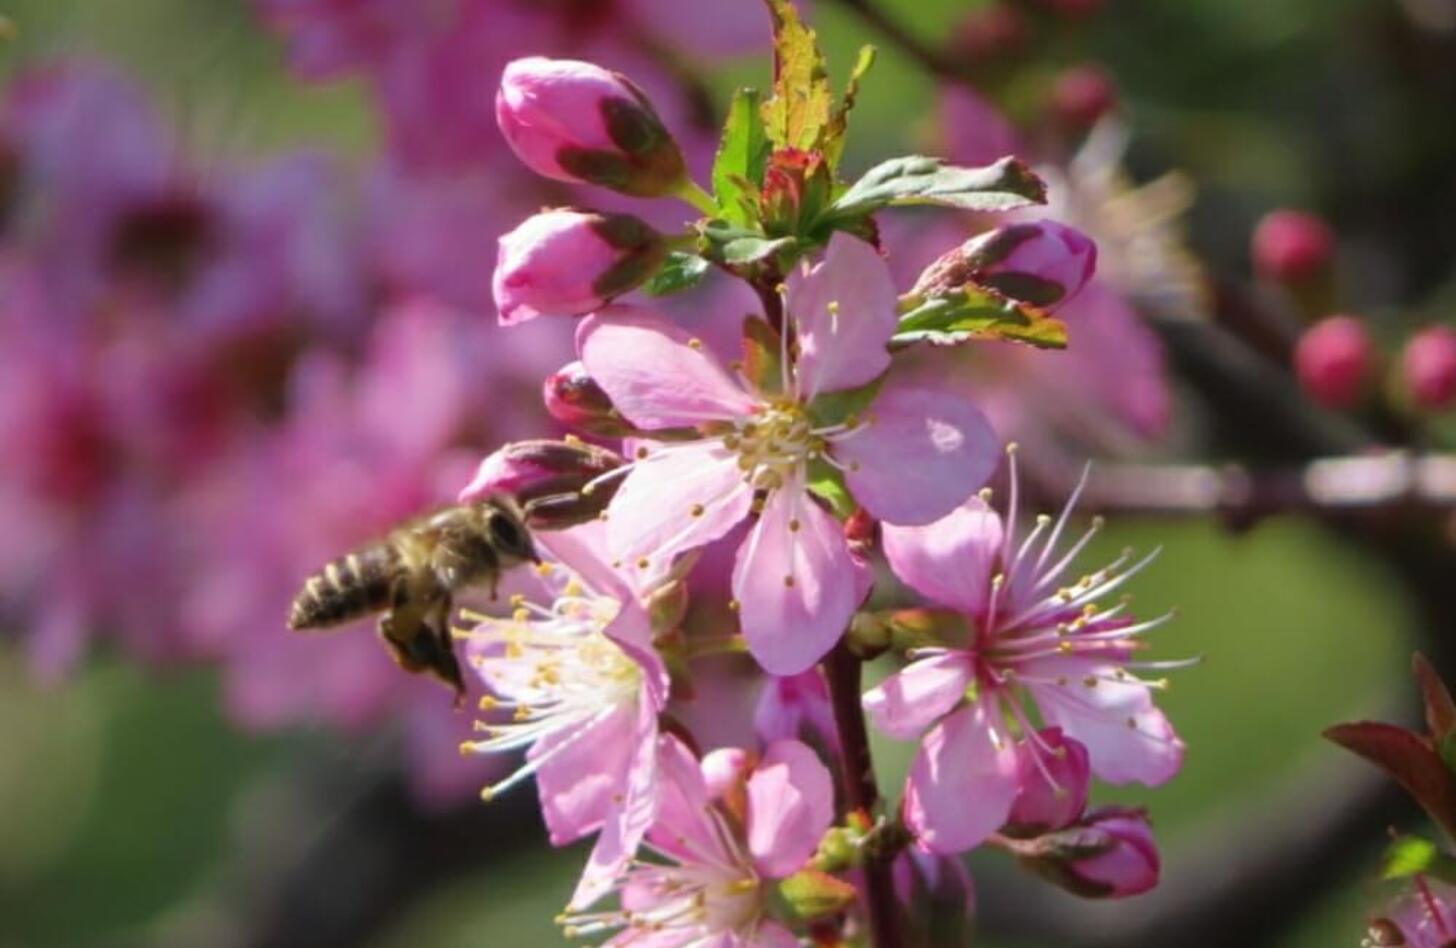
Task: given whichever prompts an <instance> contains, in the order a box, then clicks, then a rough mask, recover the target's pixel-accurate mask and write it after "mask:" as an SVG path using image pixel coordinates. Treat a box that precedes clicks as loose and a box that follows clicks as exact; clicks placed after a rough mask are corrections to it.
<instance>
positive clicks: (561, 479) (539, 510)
mask: <svg viewBox="0 0 1456 948" xmlns="http://www.w3.org/2000/svg"><path fill="white" fill-rule="evenodd" d="M622 464H623V461H622V458H621V457H619V456H618V455H617V454H615V453H614V452H612V451H608V450H607V449H606V448H599V447H597V446H595V445H590V444H584V443H582V442H581V441H575V440H571V441H516V442H513V443H511V444H508V445H506V446H504V447H502V448H500V449H499V450H497V451H495V452H494V453H492V454H490V455H488V456H487V457H486V459H485V460H484V461H482V462H480V467H479V468H478V469H477V470H476V472H475V477H474V479H473V480H471V482H470V484H469V485H468V486H467V487H466V488H465V489H464V490H463V491H461V492H460V502H461V503H468V502H470V501H473V500H477V499H479V498H481V497H486V496H489V495H491V494H509V495H511V496H513V497H515V498H516V500H517V501H518V502H519V503H521V504H522V506H524V507H525V509H526V518H527V521H528V522H529V523H530V525H531V526H533V527H536V528H539V529H548V530H559V529H563V528H565V527H569V526H574V525H575V524H579V523H585V522H587V521H589V520H593V519H595V518H596V517H598V516H600V515H601V512H602V511H603V510H604V509H606V506H607V503H608V502H609V501H610V500H611V499H612V495H613V494H614V493H616V489H617V486H618V483H619V481H620V478H614V477H607V476H606V475H609V474H611V473H612V472H613V471H615V470H617V469H619V468H620V467H621V466H622Z"/></svg>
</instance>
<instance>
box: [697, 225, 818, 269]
mask: <svg viewBox="0 0 1456 948" xmlns="http://www.w3.org/2000/svg"><path fill="white" fill-rule="evenodd" d="M703 239H704V241H705V242H706V244H707V249H705V250H704V254H705V255H706V256H708V258H709V259H711V260H714V261H717V262H718V263H722V264H725V265H726V266H730V267H733V266H745V265H748V264H755V263H759V262H762V261H764V260H767V259H769V258H770V257H772V256H773V255H774V254H777V253H779V252H780V251H784V250H787V249H789V248H790V247H792V246H794V244H795V243H796V242H797V240H796V238H794V237H765V236H764V235H763V234H761V233H759V232H758V231H756V230H750V229H748V228H746V227H740V226H737V225H735V224H732V223H729V222H728V221H724V220H711V221H708V222H707V223H706V224H705V225H704V226H703Z"/></svg>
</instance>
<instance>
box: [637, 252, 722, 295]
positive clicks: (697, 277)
mask: <svg viewBox="0 0 1456 948" xmlns="http://www.w3.org/2000/svg"><path fill="white" fill-rule="evenodd" d="M711 267H712V264H711V263H709V262H708V261H706V260H704V259H703V258H702V257H700V256H698V255H697V254H695V253H676V252H674V253H670V254H668V255H667V259H666V260H664V261H663V263H662V267H661V269H659V270H658V271H657V272H656V273H655V274H653V276H652V279H650V280H648V281H647V282H646V283H644V284H642V290H643V292H645V293H646V294H647V295H648V296H668V295H670V294H672V293H681V292H682V291H683V290H690V289H692V288H693V287H695V286H697V285H698V283H700V282H701V281H702V279H703V277H705V276H707V274H708V270H709V269H710V268H711Z"/></svg>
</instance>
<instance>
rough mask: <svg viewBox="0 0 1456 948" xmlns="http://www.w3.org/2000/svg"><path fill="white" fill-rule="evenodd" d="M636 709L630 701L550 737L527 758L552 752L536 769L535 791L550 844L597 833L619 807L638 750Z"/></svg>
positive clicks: (538, 743)
mask: <svg viewBox="0 0 1456 948" xmlns="http://www.w3.org/2000/svg"><path fill="white" fill-rule="evenodd" d="M637 719H638V709H637V708H636V707H635V706H633V705H630V704H623V705H620V706H619V707H616V708H613V709H612V710H610V711H608V712H606V713H604V714H601V715H599V716H597V717H595V718H592V719H591V720H590V721H589V722H587V723H586V724H584V725H582V726H581V727H579V728H571V729H567V730H563V731H558V732H557V733H555V734H550V735H547V736H546V737H543V738H541V740H539V741H537V742H536V743H535V744H534V745H532V747H531V750H530V752H529V753H528V754H527V757H528V758H530V759H532V760H535V759H539V758H541V757H546V756H548V755H549V759H548V760H547V761H546V762H545V763H543V764H542V765H541V767H540V768H539V769H538V770H537V771H536V792H537V794H538V795H539V796H540V799H541V815H542V817H544V819H545V821H546V829H547V831H548V832H549V833H550V837H551V845H553V846H565V845H567V844H568V843H571V842H574V841H576V840H578V839H581V838H582V837H583V836H586V835H587V834H589V833H593V832H595V831H596V830H597V829H598V828H599V827H601V826H602V825H603V823H604V822H605V821H606V820H607V819H608V817H609V816H610V815H611V814H612V812H613V810H615V809H616V804H615V803H613V802H612V798H613V797H614V796H617V795H618V794H620V793H622V792H623V789H624V786H625V784H626V782H627V774H628V771H629V769H630V766H631V761H632V758H633V756H634V754H635V751H636V748H635V746H634V744H633V741H634V738H635V735H636V732H637Z"/></svg>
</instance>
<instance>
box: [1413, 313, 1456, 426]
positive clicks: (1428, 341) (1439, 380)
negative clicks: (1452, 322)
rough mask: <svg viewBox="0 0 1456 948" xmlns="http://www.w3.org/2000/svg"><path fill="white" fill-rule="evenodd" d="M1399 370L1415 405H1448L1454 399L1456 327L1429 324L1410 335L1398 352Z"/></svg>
mask: <svg viewBox="0 0 1456 948" xmlns="http://www.w3.org/2000/svg"><path fill="white" fill-rule="evenodd" d="M1401 373H1402V375H1403V376H1404V377H1405V385H1406V390H1407V391H1408V392H1409V393H1410V397H1411V400H1412V401H1413V402H1415V403H1416V405H1417V406H1419V407H1421V408H1424V409H1426V410H1428V411H1429V410H1438V409H1442V408H1448V407H1450V405H1451V403H1452V402H1453V401H1456V330H1453V329H1452V328H1451V327H1449V326H1431V327H1428V328H1426V329H1422V330H1421V331H1420V332H1418V333H1416V334H1415V335H1414V336H1412V337H1411V338H1410V341H1409V342H1407V343H1406V346H1405V352H1404V353H1402V355H1401Z"/></svg>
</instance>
